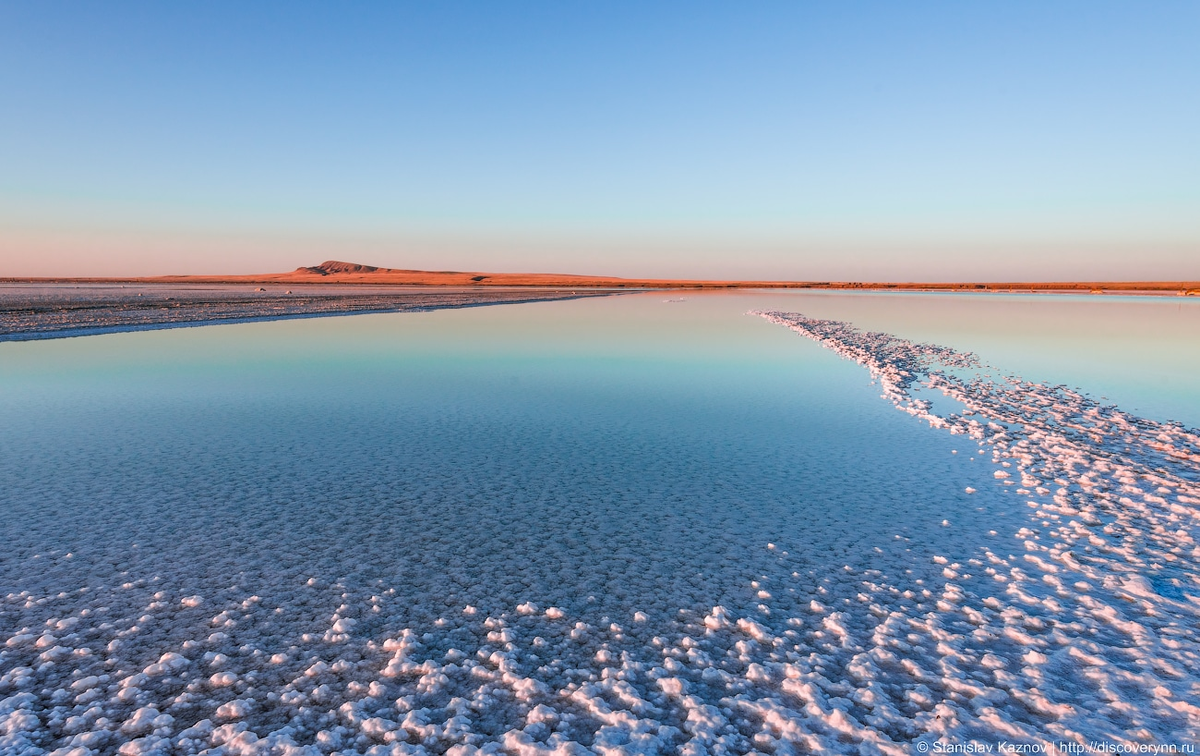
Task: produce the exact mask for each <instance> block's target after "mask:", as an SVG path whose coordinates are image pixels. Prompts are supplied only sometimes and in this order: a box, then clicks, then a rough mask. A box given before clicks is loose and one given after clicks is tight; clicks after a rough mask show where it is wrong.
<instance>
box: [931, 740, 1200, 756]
mask: <svg viewBox="0 0 1200 756" xmlns="http://www.w3.org/2000/svg"><path fill="white" fill-rule="evenodd" d="M916 750H917V752H918V753H965V754H976V753H997V754H1006V753H1045V754H1069V753H1071V754H1074V753H1101V754H1125V753H1139V754H1140V753H1148V754H1160V753H1161V754H1168V753H1195V752H1196V744H1195V743H1114V742H1111V741H1102V740H1092V741H1089V742H1087V743H1073V742H1068V741H1062V742H1058V743H1009V742H1008V741H1005V740H999V741H996V742H994V743H981V742H979V741H976V740H971V741H967V742H966V743H928V742H924V741H922V742H920V743H917V744H916Z"/></svg>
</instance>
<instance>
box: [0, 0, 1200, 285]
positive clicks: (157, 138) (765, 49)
mask: <svg viewBox="0 0 1200 756" xmlns="http://www.w3.org/2000/svg"><path fill="white" fill-rule="evenodd" d="M1198 40H1200V3H1197V2H1180V3H1160V2H1145V3H1135V2H1116V3H1108V2H1096V1H1094V0H1091V1H1088V2H1028V3H1026V2H996V3H985V2H944V3H920V2H905V3H896V2H887V3H878V4H873V3H840V2H822V3H802V2H785V3H768V2H756V3H712V4H709V3H699V2H686V3H682V2H681V3H670V2H656V3H620V2H554V3H550V2H547V3H525V2H479V3H459V2H436V3H434V2H429V3H391V2H388V3H334V2H328V3H306V2H280V3H267V2H262V3H223V2H204V3H199V2H195V3H182V2H180V3H163V2H147V3H123V2H111V3H59V2H53V1H50V2H25V3H18V2H2V3H0V276H3V275H105V274H112V275H129V274H159V273H250V272H269V271H282V270H290V269H292V268H294V267H297V266H299V265H311V264H315V263H318V262H320V261H322V260H325V259H341V260H349V261H353V262H363V263H369V264H374V265H383V266H388V267H400V268H431V269H455V270H489V271H546V272H571V273H597V274H611V275H627V276H643V275H645V276H670V277H736V278H772V279H809V280H811V279H822V280H823V279H828V278H833V279H838V280H844V279H852V280H863V279H868V280H880V279H893V280H954V279H972V280H988V279H992V280H994V279H1013V278H1016V279H1031V280H1032V279H1043V280H1045V279H1067V278H1074V279H1079V278H1111V279H1159V278H1172V279H1173V278H1189V279H1200V41H1198Z"/></svg>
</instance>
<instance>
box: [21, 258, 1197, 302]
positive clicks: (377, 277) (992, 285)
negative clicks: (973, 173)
mask: <svg viewBox="0 0 1200 756" xmlns="http://www.w3.org/2000/svg"><path fill="white" fill-rule="evenodd" d="M0 282H7V283H75V284H79V283H140V284H155V283H163V284H192V283H195V284H374V285H395V286H454V287H464V286H465V287H473V286H535V287H555V288H563V287H571V288H588V289H834V290H872V291H967V292H972V291H974V292H1079V291H1084V292H1093V293H1103V292H1113V293H1118V292H1119V293H1128V294H1132V293H1155V294H1164V293H1176V294H1186V295H1189V296H1198V295H1200V281H989V282H941V283H929V282H910V281H905V282H894V281H718V280H683V279H655V278H615V277H608V276H583V275H569V274H557V273H478V272H460V271H428V270H398V269H394V268H377V267H373V266H369V265H359V264H356V263H343V262H336V261H330V262H325V263H322V264H321V265H316V266H313V267H305V268H297V269H296V270H294V271H291V272H289V273H265V274H251V275H233V276H226V275H178V276H152V277H111V278H109V277H88V278H18V277H6V278H0Z"/></svg>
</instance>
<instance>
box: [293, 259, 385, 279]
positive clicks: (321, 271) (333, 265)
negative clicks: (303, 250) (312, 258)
mask: <svg viewBox="0 0 1200 756" xmlns="http://www.w3.org/2000/svg"><path fill="white" fill-rule="evenodd" d="M377 270H379V268H377V267H375V266H374V265H359V264H358V263H348V262H341V261H340V260H326V261H325V262H323V263H321V264H320V265H314V266H312V267H311V268H303V267H302V268H296V272H297V273H316V274H317V275H319V276H328V275H333V274H334V273H374V272H376V271H377Z"/></svg>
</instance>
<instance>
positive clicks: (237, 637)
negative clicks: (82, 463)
mask: <svg viewBox="0 0 1200 756" xmlns="http://www.w3.org/2000/svg"><path fill="white" fill-rule="evenodd" d="M760 314H762V315H763V317H765V318H766V319H767V320H769V321H771V322H773V323H777V324H780V325H783V326H786V327H788V328H791V329H793V330H795V331H796V332H797V333H800V334H801V335H804V336H806V337H808V338H811V339H814V340H816V341H817V342H819V343H821V344H822V345H824V346H825V347H827V348H829V349H831V350H833V351H834V352H836V353H838V354H840V355H842V356H844V357H847V358H849V359H852V360H854V361H856V362H858V363H859V364H862V365H863V366H865V367H866V368H867V369H868V370H869V371H870V372H871V375H872V376H873V377H874V378H875V379H876V380H877V381H878V383H879V385H880V386H881V388H882V390H883V395H884V397H885V398H886V399H888V400H889V401H891V402H892V403H893V404H895V406H896V407H898V408H899V409H901V410H902V411H904V412H907V413H909V414H910V415H913V416H914V417H916V418H919V419H921V420H923V421H925V422H927V423H928V424H929V425H930V426H932V427H933V428H936V429H940V430H942V431H945V432H948V433H951V434H955V435H960V436H962V437H963V441H964V443H969V444H971V445H977V446H978V449H979V453H980V454H985V455H987V457H988V458H989V459H990V460H991V463H992V464H993V465H994V466H995V470H994V475H993V476H990V477H992V483H990V484H985V483H980V484H979V485H981V486H983V485H993V486H997V487H1001V486H1007V487H1010V488H1011V490H1013V491H1016V492H1017V495H1020V496H1022V497H1024V498H1025V499H1027V501H1028V512H1027V520H1026V522H1025V524H1024V526H1023V527H1021V528H1020V529H1019V531H1018V532H1017V533H1016V536H1017V538H1018V541H1019V542H1021V543H1023V547H1024V550H1023V551H1022V552H1021V553H1017V554H1011V553H1006V552H1004V553H1002V552H1000V551H997V550H995V549H994V547H993V546H991V545H989V543H988V542H986V541H985V542H981V543H979V544H978V545H977V546H976V547H975V554H974V556H972V557H970V558H967V559H965V560H959V561H956V560H954V559H952V558H949V557H945V556H935V557H934V558H933V560H932V564H930V565H927V569H928V570H929V571H930V573H931V574H932V573H936V574H938V575H939V576H940V577H941V579H942V582H941V583H940V584H937V588H938V590H937V592H931V591H930V590H928V588H925V589H920V591H919V592H914V591H913V590H912V589H911V588H909V587H907V586H897V585H895V584H893V582H890V581H889V580H888V579H887V577H886V575H885V574H884V573H883V572H881V571H879V570H874V569H870V568H866V569H864V568H861V567H852V566H850V565H846V567H845V568H844V569H842V570H839V571H837V573H836V574H833V575H831V576H830V577H828V578H826V579H824V580H823V581H813V582H811V583H809V584H808V585H809V590H808V593H807V594H806V595H804V596H803V597H802V598H801V599H793V600H792V601H791V602H790V603H788V604H786V606H788V607H792V608H802V609H801V610H799V611H789V612H786V613H781V612H780V611H774V612H773V611H772V606H773V605H775V606H783V604H781V603H779V602H780V598H779V595H778V594H779V593H780V592H781V590H782V589H781V588H780V587H777V586H775V585H774V584H773V578H774V577H775V576H773V575H772V576H767V575H764V576H763V579H762V582H761V583H760V582H759V581H755V582H754V585H753V586H752V588H753V589H754V590H755V591H756V593H755V598H756V600H758V601H760V602H761V603H760V604H759V605H758V609H757V610H756V611H743V612H742V613H741V614H740V615H739V614H737V613H735V612H733V611H731V610H729V609H726V608H724V607H722V606H716V607H713V608H712V609H711V610H710V611H707V612H704V613H689V612H681V613H680V614H679V616H678V617H672V618H669V620H667V619H664V618H663V617H662V616H661V615H662V614H664V612H663V610H662V609H661V608H659V609H657V611H653V610H650V609H649V608H648V607H647V606H645V605H641V606H631V607H630V609H629V612H628V616H624V617H612V618H611V621H609V622H607V623H595V622H592V623H589V622H585V621H584V620H582V619H578V618H577V617H573V616H572V610H571V609H569V608H561V607H557V606H539V605H537V604H536V603H535V602H533V601H530V600H528V599H525V600H520V601H517V600H513V601H512V603H511V607H510V608H509V609H508V610H507V611H504V610H497V611H488V612H485V611H481V610H478V609H476V608H475V607H474V606H461V607H456V608H453V609H452V608H451V607H450V606H449V603H448V605H447V607H446V611H444V612H440V614H441V615H442V616H440V617H439V618H438V619H437V620H436V621H431V622H429V623H428V625H427V626H421V627H409V628H403V629H401V630H399V631H398V632H389V633H388V634H387V635H385V636H381V635H379V634H378V633H377V632H375V631H373V630H372V628H373V627H376V626H377V625H376V624H375V622H374V618H375V617H376V616H378V615H381V613H382V614H386V612H387V608H386V607H387V606H388V596H389V592H388V590H387V589H384V588H380V591H379V594H378V595H374V596H371V597H370V598H369V599H366V600H363V601H358V600H356V597H354V596H351V594H350V593H348V592H347V593H342V594H341V596H342V597H343V599H344V601H345V603H343V604H342V605H341V606H339V607H338V611H336V612H334V613H333V614H332V615H326V619H325V621H324V627H325V630H324V631H323V632H320V633H313V632H304V633H299V630H298V628H300V627H301V626H302V624H303V623H296V622H294V621H293V622H289V620H288V617H290V616H293V614H294V613H295V612H296V611H297V610H300V609H302V608H303V607H304V606H306V605H308V604H309V603H310V599H309V598H307V595H308V593H312V594H314V595H316V594H317V593H321V594H322V595H338V592H339V591H343V590H345V589H344V587H343V586H342V585H340V584H339V583H336V582H334V583H329V582H326V581H323V580H322V579H321V578H318V577H313V578H310V579H308V580H306V581H304V582H303V584H297V585H296V586H295V587H291V588H287V589H286V590H281V595H285V596H289V595H290V596H292V597H293V598H292V599H289V600H288V601H283V600H279V599H272V600H269V601H268V600H264V599H263V598H262V597H259V596H257V595H242V594H240V593H238V591H237V587H236V586H234V587H233V588H230V589H229V590H227V591H224V592H221V593H220V594H219V595H209V596H202V595H198V594H195V593H190V592H188V593H185V592H179V593H178V595H176V594H174V593H172V591H171V590H170V589H166V588H162V587H160V586H156V585H154V584H153V581H147V580H145V579H140V578H139V579H134V580H131V582H129V583H126V584H124V585H121V586H83V587H80V586H57V588H58V590H53V589H52V588H51V587H48V588H47V589H46V590H45V591H43V592H42V593H40V594H36V593H34V592H31V591H28V590H26V591H22V592H17V593H11V594H9V595H8V596H6V597H5V599H4V615H3V616H4V617H6V618H8V619H13V618H15V619H17V620H18V621H17V622H15V623H10V622H6V623H5V629H4V630H3V631H2V635H0V642H2V644H3V645H2V649H3V650H2V651H0V672H2V675H0V696H2V698H0V752H2V753H4V754H14V755H15V754H21V755H22V756H25V755H28V756H33V755H34V754H38V755H40V754H47V753H48V754H52V756H87V755H88V754H109V753H119V754H124V755H132V754H156V753H161V754H230V755H233V754H279V755H283V754H330V753H342V754H350V753H358V754H371V755H372V756H382V755H383V754H424V753H437V754H440V753H447V754H452V755H453V756H465V755H466V754H473V753H510V754H521V755H523V756H524V755H528V756H534V755H540V754H583V753H597V754H624V753H645V754H654V753H662V754H675V753H679V754H702V753H751V752H759V753H774V754H790V753H806V752H813V753H821V752H844V753H887V754H907V753H910V752H911V746H910V745H909V744H910V743H911V742H913V741H915V740H924V741H927V742H929V741H934V740H938V739H942V740H943V741H945V742H962V741H964V740H966V739H969V738H975V739H978V740H981V741H996V740H1007V741H1010V742H1022V743H1050V742H1060V741H1076V742H1083V741H1086V740H1092V739H1102V740H1108V741H1111V742H1116V743H1127V744H1134V743H1152V742H1179V741H1195V740H1196V739H1197V737H1198V736H1200V707H1198V706H1197V705H1196V704H1195V702H1196V701H1197V700H1200V656H1198V653H1197V651H1198V647H1197V634H1198V632H1200V630H1198V628H1200V622H1198V620H1200V617H1198V616H1197V615H1198V614H1200V577H1198V573H1197V570H1196V565H1197V559H1198V558H1200V549H1198V548H1197V545H1196V542H1195V540H1194V539H1193V534H1194V533H1195V528H1196V520H1197V507H1196V505H1197V504H1200V491H1198V490H1197V473H1198V470H1200V465H1198V461H1200V456H1198V452H1200V438H1198V436H1197V434H1196V432H1195V431H1192V430H1189V429H1186V428H1183V427H1182V426H1180V425H1178V424H1172V423H1155V422H1151V421H1148V420H1144V419H1141V418H1136V417H1133V416H1130V415H1128V414H1126V413H1124V412H1121V411H1120V410H1118V409H1117V408H1115V407H1111V406H1101V405H1099V404H1097V403H1095V402H1094V401H1092V400H1091V399H1089V398H1087V397H1086V396H1083V395H1081V394H1079V393H1076V392H1073V391H1071V390H1069V389H1067V388H1065V387H1063V386H1047V385H1042V384H1035V383H1030V382H1028V381H1024V380H1021V379H1019V378H1015V377H993V376H991V375H990V374H988V370H987V368H986V367H985V366H981V365H980V364H979V362H978V360H977V359H976V358H974V357H973V356H972V355H969V354H963V353H959V352H954V351H952V350H949V349H944V348H940V347H934V346H929V345H922V344H913V343H911V342H908V341H905V340H902V339H898V338H895V337H892V336H890V335H887V334H881V333H864V332H861V331H858V330H857V329H855V328H853V327H852V326H850V325H848V324H845V323H839V322H835V321H822V320H813V319H809V318H805V317H803V316H801V315H798V314H794V313H780V312H773V313H760ZM971 371H976V372H975V374H974V375H968V374H969V373H971ZM924 390H931V391H937V392H941V393H942V394H943V395H945V396H946V397H950V398H952V399H955V400H957V402H960V403H961V406H963V407H965V409H964V410H962V411H961V412H959V413H950V414H944V415H942V414H937V413H935V412H933V405H932V403H931V402H930V400H929V399H923V398H917V394H918V393H919V392H921V391H924ZM967 490H968V492H973V490H974V489H967ZM1002 490H1003V489H1002ZM983 493H984V492H983V491H980V492H979V495H980V496H982V495H983ZM944 525H946V526H947V527H951V525H952V523H951V522H950V521H949V520H946V521H944ZM764 550H765V551H766V552H767V553H770V554H772V555H778V557H777V558H778V559H779V560H780V563H781V564H783V563H784V562H783V560H784V559H785V556H786V555H785V554H784V553H781V550H780V549H779V548H778V547H777V546H776V545H775V544H773V543H772V544H765V545H764ZM48 556H49V557H52V558H53V559H57V560H69V559H70V558H71V554H56V555H48ZM926 585H935V584H934V583H933V582H929V583H927V584H926ZM790 590H792V591H793V592H794V591H795V589H790ZM306 592H307V593H306ZM393 593H394V591H393ZM122 597H144V598H142V599H129V598H124V599H123V598H122ZM643 598H645V597H643ZM635 599H636V597H635ZM138 600H141V601H142V603H140V604H139V603H138ZM289 601H290V603H289ZM643 610H645V611H643ZM656 613H657V614H659V615H660V616H659V617H655V616H654V615H655V614H656ZM47 616H48V618H46V619H44V620H41V621H40V622H37V623H36V624H35V623H33V622H31V621H24V620H29V619H30V618H33V617H38V618H41V617H47ZM174 618H182V619H181V620H175V619H174ZM173 621H174V622H177V623H179V622H181V623H182V624H176V625H174V630H173V631H172V632H169V633H162V632H157V634H156V633H155V632H154V631H153V628H154V627H157V626H161V625H162V623H171V622H173ZM147 628H151V630H150V631H147ZM142 638H156V639H158V640H156V641H155V643H157V644H158V647H156V648H155V647H149V646H147V645H146V643H147V641H144V640H142ZM164 638H171V639H173V640H172V641H171V644H169V645H164V644H165V641H164V640H163V639H164ZM134 651H136V652H137V653H133V652H134ZM268 652H270V653H268ZM139 656H140V657H142V658H145V659H146V660H147V663H145V664H140V665H138V666H131V665H130V663H129V661H130V659H133V658H138V657H139Z"/></svg>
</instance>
